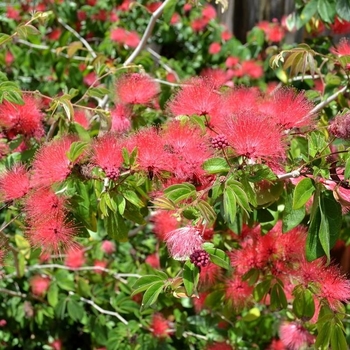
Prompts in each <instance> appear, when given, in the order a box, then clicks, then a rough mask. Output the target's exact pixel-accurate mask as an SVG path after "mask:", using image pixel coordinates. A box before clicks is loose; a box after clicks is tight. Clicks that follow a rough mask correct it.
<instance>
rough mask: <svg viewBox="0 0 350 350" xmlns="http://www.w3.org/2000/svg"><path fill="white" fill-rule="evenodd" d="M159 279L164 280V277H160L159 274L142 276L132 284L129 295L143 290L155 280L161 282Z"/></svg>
mask: <svg viewBox="0 0 350 350" xmlns="http://www.w3.org/2000/svg"><path fill="white" fill-rule="evenodd" d="M161 281H164V278H162V277H161V276H158V275H146V276H142V277H140V278H139V279H138V280H137V281H136V282H135V283H134V285H133V286H132V288H133V289H134V291H133V293H132V294H131V295H132V296H133V295H135V294H138V293H140V292H143V291H144V290H146V289H147V288H148V287H150V286H151V285H152V284H154V283H155V282H161Z"/></svg>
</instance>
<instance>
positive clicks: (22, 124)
mask: <svg viewBox="0 0 350 350" xmlns="http://www.w3.org/2000/svg"><path fill="white" fill-rule="evenodd" d="M23 101H24V105H23V106H21V105H16V104H13V103H12V102H11V103H10V102H8V101H5V102H3V103H2V104H1V105H0V126H1V127H3V128H4V129H5V130H6V131H7V132H8V133H10V134H11V135H13V136H16V135H17V134H22V135H25V136H34V137H36V138H39V137H41V136H42V135H43V133H44V129H43V126H42V118H43V115H42V113H41V112H40V110H39V108H38V106H37V102H36V100H35V99H34V98H33V97H30V96H24V97H23Z"/></svg>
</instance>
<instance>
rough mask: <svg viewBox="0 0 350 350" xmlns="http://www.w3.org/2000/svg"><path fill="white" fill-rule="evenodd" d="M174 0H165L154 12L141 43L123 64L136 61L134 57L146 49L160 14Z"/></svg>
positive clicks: (126, 64)
mask: <svg viewBox="0 0 350 350" xmlns="http://www.w3.org/2000/svg"><path fill="white" fill-rule="evenodd" d="M170 1H172V0H165V1H164V2H163V3H162V5H161V6H160V7H159V8H158V9H157V10H156V11H154V12H153V13H152V16H151V18H150V21H149V22H148V25H147V28H146V30H145V32H144V33H143V36H142V38H141V40H140V42H139V44H138V45H137V47H136V49H135V50H134V52H133V53H132V54H131V55H130V56H129V58H128V59H127V60H126V61H125V62H124V64H123V66H124V67H125V66H128V65H129V64H130V63H132V62H133V61H134V59H135V58H136V57H137V56H138V55H139V54H140V52H141V51H142V50H143V49H144V47H145V46H146V44H147V40H148V39H149V37H150V36H151V34H152V31H153V28H154V26H155V24H156V21H157V19H158V18H159V17H160V15H161V14H162V12H163V10H164V8H165V6H166V5H167V4H168V3H169V2H170Z"/></svg>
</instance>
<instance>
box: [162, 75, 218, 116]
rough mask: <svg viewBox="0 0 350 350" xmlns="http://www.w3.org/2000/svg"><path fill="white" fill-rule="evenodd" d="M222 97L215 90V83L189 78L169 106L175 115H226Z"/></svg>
mask: <svg viewBox="0 0 350 350" xmlns="http://www.w3.org/2000/svg"><path fill="white" fill-rule="evenodd" d="M222 104H223V101H222V97H221V95H220V94H219V93H218V92H216V91H215V89H214V86H213V84H212V83H211V82H210V81H209V82H208V81H206V80H205V79H201V78H194V79H191V80H189V81H188V82H187V83H186V85H185V86H183V87H182V88H181V90H179V91H178V92H177V93H176V95H175V97H174V98H173V100H172V101H170V102H169V104H168V108H169V110H170V112H171V113H172V114H173V115H174V116H179V115H189V116H191V115H199V116H201V115H203V116H210V117H218V116H222V115H224V111H223V109H222Z"/></svg>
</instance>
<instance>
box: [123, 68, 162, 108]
mask: <svg viewBox="0 0 350 350" xmlns="http://www.w3.org/2000/svg"><path fill="white" fill-rule="evenodd" d="M158 93H159V85H158V83H156V82H155V81H154V80H153V79H152V78H151V77H150V76H148V75H146V74H140V73H132V74H125V75H123V76H121V77H120V78H119V79H118V81H117V84H116V95H117V98H118V100H119V101H120V102H121V103H123V104H147V103H149V102H151V101H152V100H153V99H154V98H155V97H156V96H157V95H158Z"/></svg>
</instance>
